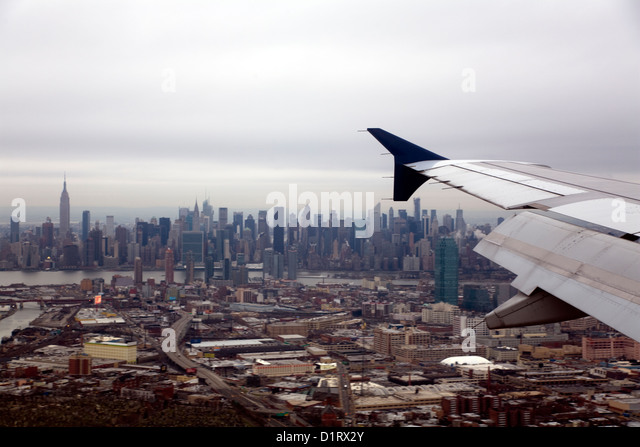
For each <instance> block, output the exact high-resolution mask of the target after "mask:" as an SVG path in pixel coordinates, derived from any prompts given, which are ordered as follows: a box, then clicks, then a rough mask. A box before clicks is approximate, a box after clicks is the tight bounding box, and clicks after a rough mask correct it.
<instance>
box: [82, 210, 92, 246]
mask: <svg viewBox="0 0 640 447" xmlns="http://www.w3.org/2000/svg"><path fill="white" fill-rule="evenodd" d="M89 231H91V212H90V211H89V210H84V211H83V212H82V242H84V241H86V240H87V238H88V237H89Z"/></svg>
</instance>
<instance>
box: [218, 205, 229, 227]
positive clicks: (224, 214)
mask: <svg viewBox="0 0 640 447" xmlns="http://www.w3.org/2000/svg"><path fill="white" fill-rule="evenodd" d="M228 213H229V210H228V209H227V208H218V229H220V230H224V228H225V227H226V226H227V223H228V222H229V221H228V219H229V217H228Z"/></svg>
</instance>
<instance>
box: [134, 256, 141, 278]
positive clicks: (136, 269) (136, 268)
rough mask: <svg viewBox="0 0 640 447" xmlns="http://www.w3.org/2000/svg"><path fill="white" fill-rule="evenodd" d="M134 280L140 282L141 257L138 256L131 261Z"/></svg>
mask: <svg viewBox="0 0 640 447" xmlns="http://www.w3.org/2000/svg"><path fill="white" fill-rule="evenodd" d="M133 274H134V279H133V280H134V282H135V283H136V284H142V259H141V258H140V257H139V256H138V257H137V258H136V259H135V261H134V263H133Z"/></svg>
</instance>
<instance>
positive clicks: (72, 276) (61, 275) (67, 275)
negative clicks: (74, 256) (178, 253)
mask: <svg viewBox="0 0 640 447" xmlns="http://www.w3.org/2000/svg"><path fill="white" fill-rule="evenodd" d="M113 275H121V276H133V271H116V270H97V271H94V270H87V271H84V270H60V271H58V270H51V271H13V270H12V271H0V287H8V286H10V285H12V284H24V285H26V286H39V285H43V286H44V285H57V284H80V282H81V281H82V280H83V279H85V278H89V279H97V278H102V279H104V281H105V283H107V284H109V283H110V282H111V278H112V277H113ZM185 275H186V272H185V271H184V270H176V271H175V272H174V277H175V280H176V282H179V283H180V282H183V281H184V279H185ZM142 276H143V279H144V280H145V281H146V280H148V279H149V278H154V279H155V280H156V282H157V283H159V282H160V281H162V280H163V279H164V271H159V270H157V271H146V272H143V274H142ZM195 276H196V278H198V277H200V278H202V277H203V276H204V272H203V271H196V272H195ZM249 277H262V272H261V271H250V272H249ZM323 280H324V281H326V282H330V283H341V284H349V283H354V284H360V282H361V280H359V279H336V278H330V275H329V273H327V272H313V273H309V272H299V275H298V282H300V283H302V284H305V285H315V284H317V283H321V282H323ZM41 313H42V310H40V305H39V304H38V303H25V304H24V308H23V309H18V310H17V311H16V312H15V313H14V314H13V315H11V316H9V317H7V318H4V319H2V320H0V340H1V339H2V337H8V336H10V335H11V332H12V331H13V330H14V329H24V328H25V327H28V326H29V323H30V322H31V321H33V320H35V319H36V318H37V317H38V316H39V315H40V314H41Z"/></svg>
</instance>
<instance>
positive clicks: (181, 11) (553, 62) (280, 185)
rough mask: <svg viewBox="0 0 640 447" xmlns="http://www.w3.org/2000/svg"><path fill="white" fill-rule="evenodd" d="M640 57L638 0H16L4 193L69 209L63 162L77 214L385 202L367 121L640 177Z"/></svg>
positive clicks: (0, 44)
mask: <svg viewBox="0 0 640 447" xmlns="http://www.w3.org/2000/svg"><path fill="white" fill-rule="evenodd" d="M639 55H640V7H639V6H638V3H637V2H633V1H628V2H627V1H615V0H614V1H612V0H603V1H583V0H579V1H558V0H552V1H540V0H535V1H533V0H531V1H472V0H469V1H458V0H443V1H407V0H394V1H375V0H366V1H348V0H339V1H330V0H329V1H328V0H323V1H309V0H288V1H284V0H282V1H274V0H256V1H245V0H233V1H231V0H229V1H215V0H210V1H184V0H181V1H158V0H156V1H136V0H124V1H115V0H112V1H107V2H105V1H87V0H78V1H64V0H58V1H55V2H51V1H46V0H43V1H24V0H23V1H11V0H4V1H3V2H2V3H0V60H1V61H2V66H1V68H0V151H1V152H0V207H6V206H9V205H10V204H11V201H12V199H14V198H16V197H20V198H23V199H25V201H26V204H27V207H28V206H57V205H58V201H59V198H60V192H61V190H62V179H63V175H64V173H65V172H66V175H67V187H68V191H69V194H70V197H71V206H72V213H74V215H72V220H78V219H79V218H80V213H81V210H82V209H91V207H92V206H95V207H98V206H114V205H118V206H131V207H148V206H156V205H158V206H175V207H176V210H177V208H178V207H179V206H189V207H192V206H193V204H194V203H195V201H196V200H198V202H199V204H200V205H201V204H202V201H203V200H204V198H205V197H206V196H208V197H209V198H210V200H211V202H212V203H213V205H214V207H216V208H217V207H220V206H226V207H229V208H231V209H233V208H256V209H258V208H262V209H267V208H269V207H270V205H267V204H266V196H267V194H268V193H269V192H271V191H282V192H283V193H286V192H287V190H288V185H289V184H297V186H298V189H299V191H305V190H311V191H315V192H317V193H318V194H319V193H320V192H321V191H327V192H330V191H339V192H342V191H349V192H357V191H361V192H374V193H375V196H376V201H377V200H381V199H384V198H387V197H390V196H391V194H392V180H390V179H385V178H383V177H384V176H389V175H391V174H392V171H393V166H392V164H393V163H392V158H391V157H390V156H381V154H382V153H383V152H385V150H384V149H383V148H382V146H380V145H379V144H378V143H377V141H376V140H375V139H374V138H373V137H372V136H371V135H369V134H368V133H362V132H358V130H360V129H365V128H367V127H381V128H384V129H386V130H388V131H390V132H392V133H395V134H397V135H399V136H401V137H403V138H405V139H408V140H410V141H412V142H414V143H416V144H418V145H421V146H423V147H427V148H428V149H430V150H432V151H434V152H437V153H441V154H442V155H444V156H446V157H448V158H488V159H513V160H523V161H534V162H542V163H545V164H549V165H551V166H553V167H557V168H561V169H567V170H573V171H578V172H588V173H592V174H599V175H603V176H612V177H616V178H625V179H632V180H635V181H640V176H639V174H638V168H639V167H640V156H639V151H640V126H639V125H638V124H639V122H640V120H639V119H640V57H639ZM416 196H419V197H421V198H422V206H423V208H437V207H440V208H456V207H457V205H458V203H461V204H462V205H463V206H472V205H473V204H478V203H479V201H478V200H477V199H473V198H471V199H467V198H466V196H465V195H464V194H462V193H460V192H458V191H448V192H442V191H441V187H440V186H436V185H433V186H430V185H425V186H423V187H422V188H421V189H420V190H419V192H418V193H417V194H416ZM467 200H471V202H466V201H467ZM453 202H455V203H454V204H453V205H451V204H452V203H453ZM389 206H394V207H395V208H404V207H407V208H408V209H412V204H411V203H406V204H405V203H400V204H393V203H392V202H390V201H387V202H383V209H387V208H388V207H389ZM76 214H77V215H76ZM9 217H10V216H6V219H7V220H8V219H9ZM141 217H147V216H141ZM52 218H53V220H54V221H57V219H58V216H52ZM0 219H2V220H3V221H4V218H2V216H0Z"/></svg>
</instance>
